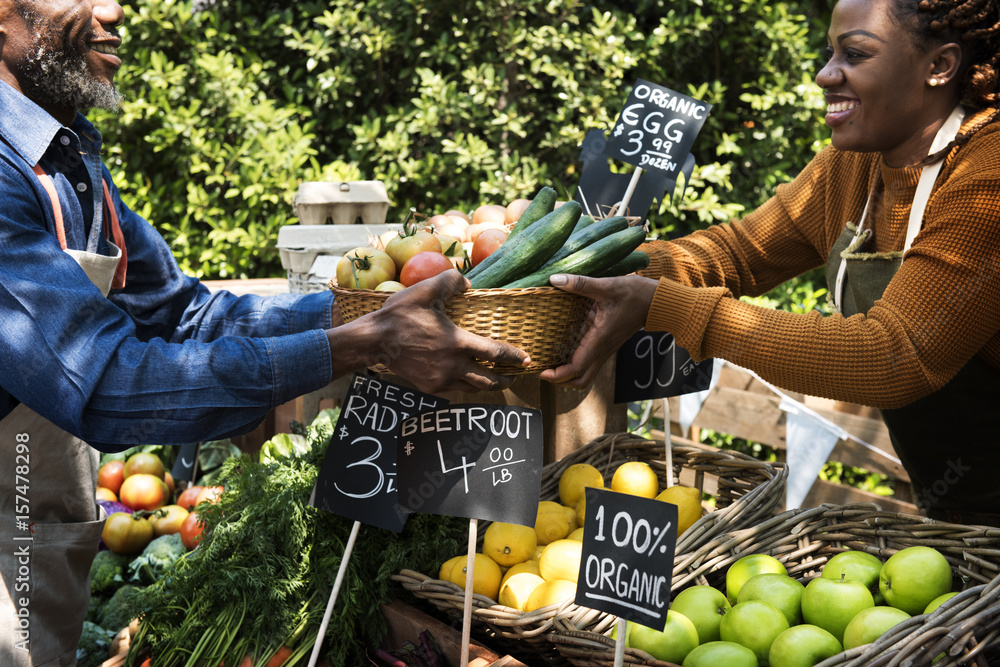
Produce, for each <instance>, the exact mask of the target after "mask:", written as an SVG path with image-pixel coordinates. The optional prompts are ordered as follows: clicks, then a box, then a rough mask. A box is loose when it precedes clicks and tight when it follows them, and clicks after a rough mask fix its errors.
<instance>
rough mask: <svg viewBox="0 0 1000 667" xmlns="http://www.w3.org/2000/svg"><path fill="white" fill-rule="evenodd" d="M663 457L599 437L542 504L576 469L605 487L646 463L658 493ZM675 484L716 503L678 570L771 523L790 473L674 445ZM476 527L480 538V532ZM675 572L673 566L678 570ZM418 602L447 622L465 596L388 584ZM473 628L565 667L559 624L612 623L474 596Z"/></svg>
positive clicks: (684, 540) (549, 474) (642, 445)
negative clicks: (713, 547) (593, 474)
mask: <svg viewBox="0 0 1000 667" xmlns="http://www.w3.org/2000/svg"><path fill="white" fill-rule="evenodd" d="M665 459H666V456H665V447H664V443H663V441H662V440H649V439H646V438H642V437H640V436H637V435H634V434H630V433H620V434H614V435H604V436H601V437H599V438H596V439H594V440H593V441H591V442H589V443H588V444H586V445H584V446H583V447H581V448H580V449H578V450H576V451H574V452H573V453H571V454H569V455H568V456H566V457H565V458H563V459H561V460H560V461H557V462H555V463H550V464H549V465H547V466H545V469H544V470H543V471H542V485H541V499H542V500H555V501H558V499H559V476H560V475H561V474H562V472H563V471H564V470H565V469H566V468H567V467H569V466H570V465H573V464H574V463H590V464H591V465H594V466H595V467H597V468H598V470H600V471H601V472H602V473H603V474H604V478H605V484H606V485H609V484H610V481H611V476H612V475H613V474H614V471H615V468H617V467H618V465H620V464H621V463H624V462H625V461H645V462H647V463H649V464H650V465H651V466H652V467H653V470H655V471H656V473H657V476H658V477H659V480H660V486H661V488H662V487H664V486H665V483H666V461H665ZM672 462H673V479H674V481H675V482H676V481H677V480H678V479H680V480H681V482H682V483H684V484H685V485H688V486H695V487H697V488H699V489H701V490H702V491H705V492H709V493H711V494H712V495H714V496H715V497H716V508H715V509H714V511H706V512H705V513H704V514H703V516H702V518H701V519H699V520H698V521H696V522H695V523H694V525H692V526H691V527H690V528H688V530H687V531H685V533H684V535H682V536H681V538H680V539H679V540H678V542H677V546H676V550H675V553H676V554H677V556H676V557H675V563H677V562H680V560H681V558H682V555H683V554H685V553H689V552H693V551H696V550H698V549H699V547H701V546H702V545H704V544H706V543H708V542H710V541H711V540H712V539H713V538H714V537H716V536H721V535H724V534H726V532H727V531H730V530H734V529H736V528H741V527H743V526H748V525H752V524H754V523H757V522H759V521H762V520H764V519H765V518H766V517H770V516H773V514H774V511H775V508H776V507H777V505H778V504H779V503H780V502H781V500H782V496H783V494H784V486H785V481H786V478H787V475H788V471H787V469H786V468H785V467H784V465H782V464H771V463H766V462H763V461H759V460H757V459H754V458H752V457H750V456H746V455H744V454H740V453H738V452H731V451H724V450H719V449H715V448H712V447H706V446H704V445H700V444H697V443H694V442H691V441H689V440H680V439H677V438H675V439H674V442H673V447H672ZM482 525H483V524H480V530H479V535H480V537H481V536H482V534H483V532H484V529H483V528H482ZM676 567H677V565H675V568H676ZM393 578H394V579H395V580H396V581H398V582H400V583H401V584H402V585H403V586H404V587H405V588H406V589H407V590H409V591H410V592H411V593H412V594H413V595H415V596H416V597H417V598H421V599H423V600H426V601H428V602H429V603H430V604H432V605H433V606H435V607H436V608H437V609H438V610H439V611H441V612H443V613H445V614H446V615H447V616H449V617H451V618H452V619H461V615H462V610H463V605H464V599H465V598H464V595H465V594H464V592H463V591H462V590H461V588H459V587H458V586H456V585H455V584H452V583H450V582H446V581H440V580H438V579H432V578H431V577H427V576H425V575H422V574H420V573H417V572H412V571H409V570H404V571H403V572H400V573H399V575H396V576H394V577H393ZM472 619H473V627H474V629H475V631H476V632H477V633H478V634H481V635H482V636H483V637H484V641H487V642H492V644H493V645H496V646H498V647H500V648H503V650H505V651H507V652H508V653H510V654H511V655H513V656H515V657H522V659H524V660H525V662H527V663H528V664H531V665H536V664H540V662H545V663H548V664H557V665H566V664H569V662H568V660H566V659H565V658H564V657H563V656H562V655H561V653H560V652H559V651H558V650H557V648H556V647H555V645H554V644H553V643H551V642H550V641H549V640H548V638H547V635H548V634H550V633H551V632H552V631H553V630H554V624H555V621H556V620H557V619H561V620H563V621H565V622H566V623H568V624H569V625H570V626H571V627H573V628H576V629H586V630H589V631H593V632H596V633H601V632H605V631H610V628H611V626H612V625H613V624H614V622H615V620H616V617H615V616H613V615H610V614H607V613H605V612H598V611H595V610H593V609H589V608H587V607H581V606H578V605H576V604H573V603H572V602H567V603H564V604H562V605H560V606H558V607H556V606H551V607H545V608H543V609H538V610H536V611H533V612H530V613H524V612H521V611H518V610H516V609H512V608H510V607H505V606H502V605H498V604H496V603H495V602H494V601H493V600H490V599H489V598H485V597H482V596H475V597H474V604H473V611H472Z"/></svg>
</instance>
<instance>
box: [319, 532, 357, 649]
mask: <svg viewBox="0 0 1000 667" xmlns="http://www.w3.org/2000/svg"><path fill="white" fill-rule="evenodd" d="M360 528H361V522H360V521H355V522H354V526H353V527H352V528H351V536H350V537H349V538H348V539H347V547H346V548H345V549H344V557H343V558H341V559H340V567H339V568H338V569H337V578H336V579H335V580H334V582H333V590H332V591H330V600H329V602H327V603H326V613H325V614H323V622H322V623H320V624H319V633H318V634H317V635H316V643H315V644H313V650H312V655H310V656H309V667H316V662H317V661H318V660H319V651H320V647H321V646H322V644H323V637H325V636H326V627H327V626H328V625H329V624H330V617H331V616H332V615H333V606H334V605H335V604H336V603H337V594H338V593H339V592H340V585H341V584H342V583H344V575H345V574H346V573H347V564H348V563H349V562H350V560H351V552H352V551H354V541H355V540H356V539H357V538H358V530H360Z"/></svg>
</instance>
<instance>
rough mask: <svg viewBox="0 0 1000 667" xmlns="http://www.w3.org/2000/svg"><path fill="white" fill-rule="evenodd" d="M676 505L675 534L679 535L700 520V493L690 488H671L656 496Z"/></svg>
mask: <svg viewBox="0 0 1000 667" xmlns="http://www.w3.org/2000/svg"><path fill="white" fill-rule="evenodd" d="M656 499H657V500H663V501H665V502H668V503H673V504H674V505H677V534H678V535H681V534H682V533H684V531H685V530H687V529H688V528H690V527H691V525H692V524H694V522H695V521H697V520H698V519H700V518H701V491H699V490H698V489H695V488H692V487H690V486H671V487H668V488H666V489H663V491H661V492H660V495H658V496H656Z"/></svg>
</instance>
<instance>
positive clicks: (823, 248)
mask: <svg viewBox="0 0 1000 667" xmlns="http://www.w3.org/2000/svg"><path fill="white" fill-rule="evenodd" d="M998 4H1000V3H998V2H996V1H995V0H988V1H985V2H984V1H982V0H922V1H920V0H840V2H838V3H837V5H836V7H835V8H834V11H833V17H832V21H831V26H830V30H829V34H828V37H829V48H828V57H829V59H828V62H827V63H826V65H825V66H824V67H823V69H822V70H821V71H820V72H819V74H818V75H817V77H816V82H817V84H818V85H819V86H820V87H821V88H823V90H824V92H825V95H826V98H827V112H826V123H827V125H828V126H829V127H830V129H831V130H832V144H833V145H832V147H829V148H827V149H825V150H823V151H822V152H821V153H820V154H819V155H817V156H816V157H815V158H814V159H813V160H812V162H811V163H810V164H809V165H807V166H806V168H805V169H804V170H803V171H802V173H801V174H800V175H799V176H798V177H797V178H796V179H795V180H794V182H792V183H790V184H786V185H782V186H779V187H778V189H777V192H776V194H775V196H774V197H773V198H771V199H770V200H769V201H768V202H766V203H765V204H764V205H763V206H762V207H760V208H759V209H758V210H757V211H754V212H753V213H751V214H749V215H747V216H746V217H745V218H744V219H742V220H740V221H736V222H733V223H731V224H726V225H718V226H716V227H714V228H711V229H708V230H705V231H699V232H696V233H694V234H691V235H689V236H687V237H685V238H683V239H679V240H677V241H672V242H665V241H662V242H661V241H655V242H652V243H649V244H646V245H645V246H643V247H642V249H643V250H645V251H646V252H648V253H649V255H650V258H651V262H650V266H649V268H648V269H647V270H645V271H643V275H642V276H628V277H623V278H608V279H599V280H598V279H587V278H582V277H577V276H555V277H553V279H552V284H553V285H556V286H559V287H562V288H563V289H566V290H567V291H571V292H575V293H579V294H585V295H587V296H591V297H594V298H595V299H596V300H597V303H596V306H595V310H594V313H593V316H594V326H593V327H592V329H591V330H590V331H589V332H588V334H587V335H586V337H585V338H584V340H583V342H582V343H581V345H580V347H579V349H578V350H577V351H576V353H575V354H574V356H573V359H572V360H571V362H570V363H569V364H567V365H565V366H562V367H560V368H557V369H553V370H551V371H546V372H545V373H543V374H542V377H543V379H546V380H548V381H551V382H556V383H562V384H565V385H567V386H575V387H582V386H585V385H586V384H588V383H589V382H590V381H591V380H592V378H593V376H594V373H595V371H596V369H597V367H598V366H599V363H600V362H601V361H602V360H603V359H604V358H605V357H606V356H607V354H608V353H609V351H611V350H615V349H617V348H618V347H620V346H621V344H622V343H623V342H624V341H625V340H627V339H628V338H629V337H630V336H631V335H632V334H633V333H634V332H635V331H637V330H638V329H639V328H641V327H645V328H646V329H648V330H661V331H662V330H666V331H669V332H670V333H672V334H673V335H674V337H675V338H676V340H677V342H678V344H679V345H681V346H682V347H684V348H685V349H687V350H688V351H689V352H690V353H691V355H692V356H693V357H694V358H695V359H699V360H700V359H703V358H707V357H717V358H722V359H726V360H728V361H731V362H733V363H735V364H738V365H740V366H743V367H746V368H749V369H752V370H753V371H755V372H757V373H758V374H759V375H760V376H761V377H763V378H764V379H765V380H767V381H769V382H771V383H773V384H775V385H777V386H780V387H784V388H786V389H788V390H791V391H797V392H802V393H805V394H810V395H816V396H822V397H827V398H831V399H836V400H843V401H850V402H855V403H861V404H865V405H871V406H875V407H878V408H880V409H881V411H882V414H883V417H884V420H885V423H886V425H887V427H888V428H889V432H890V435H891V439H892V442H893V445H894V447H895V448H896V451H897V452H898V454H899V456H900V458H901V459H902V461H903V464H904V465H905V467H906V469H907V471H908V472H909V474H910V477H911V480H912V483H913V488H914V493H915V497H916V499H917V503H918V505H920V506H921V507H922V508H923V509H924V510H925V511H927V512H928V513H929V515H930V516H932V517H934V518H938V519H943V520H948V521H953V522H964V523H976V524H982V523H990V524H997V525H1000V484H998V483H996V478H995V474H996V471H997V470H1000V447H996V446H995V444H996V442H997V441H998V440H1000V437H998V435H997V421H998V419H997V417H996V415H997V414H998V411H997V410H996V408H995V406H994V405H993V400H994V397H995V395H996V394H997V391H998V390H1000V370H998V369H1000V335H998V331H1000V131H998V130H1000V123H998V122H995V121H996V120H997V116H998V111H997V108H996V107H997V103H998V92H997V91H998V85H1000V84H998V72H1000V62H998V61H1000V37H998V33H1000V7H998ZM904 259H905V261H903V260H904ZM824 264H825V266H826V274H827V278H828V283H829V290H830V292H831V294H832V296H833V300H834V302H835V305H836V309H837V311H838V312H837V314H834V315H832V316H829V317H823V316H821V315H820V314H819V313H815V312H814V313H809V314H793V313H787V312H781V311H773V310H768V309H765V308H760V307H756V306H752V305H750V304H747V303H743V302H741V301H739V300H738V297H740V296H742V295H749V296H755V295H760V294H764V293H766V292H767V291H769V290H770V289H772V288H774V287H775V286H777V285H779V284H780V283H782V282H783V281H785V280H788V279H789V278H791V277H793V276H796V275H798V274H801V273H803V272H805V271H808V270H810V269H812V268H814V267H817V266H820V265H824Z"/></svg>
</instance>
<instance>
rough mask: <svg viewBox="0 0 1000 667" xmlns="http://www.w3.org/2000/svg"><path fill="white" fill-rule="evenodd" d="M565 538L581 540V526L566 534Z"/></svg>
mask: <svg viewBox="0 0 1000 667" xmlns="http://www.w3.org/2000/svg"><path fill="white" fill-rule="evenodd" d="M566 539H567V540H578V541H580V542H583V526H580V527H579V528H577V529H576V530H574V531H573V532H572V533H570V534H569V535H567V536H566Z"/></svg>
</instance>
